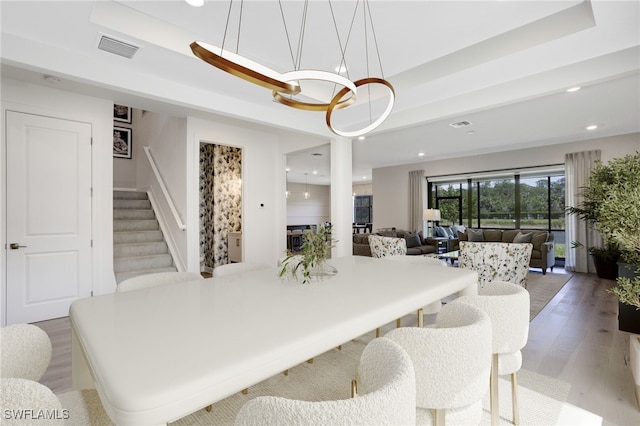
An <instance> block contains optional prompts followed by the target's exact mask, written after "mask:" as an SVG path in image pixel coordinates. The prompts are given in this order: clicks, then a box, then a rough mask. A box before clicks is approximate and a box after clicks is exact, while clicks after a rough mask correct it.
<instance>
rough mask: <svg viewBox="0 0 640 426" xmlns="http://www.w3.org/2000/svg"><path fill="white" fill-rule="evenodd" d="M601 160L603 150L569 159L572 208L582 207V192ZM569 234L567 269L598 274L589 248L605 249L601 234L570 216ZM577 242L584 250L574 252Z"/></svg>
mask: <svg viewBox="0 0 640 426" xmlns="http://www.w3.org/2000/svg"><path fill="white" fill-rule="evenodd" d="M597 160H600V150H599V149H598V150H593V151H584V152H574V153H569V154H566V155H565V177H566V181H565V182H566V185H565V199H566V203H567V205H568V206H573V207H579V206H581V205H582V201H583V197H582V195H581V194H582V190H583V188H584V187H586V186H588V185H589V176H590V175H591V170H592V169H593V167H594V166H595V163H596V161H597ZM565 230H566V247H567V249H566V255H565V266H564V267H565V269H566V270H567V271H574V272H585V273H590V272H595V266H594V264H593V260H592V259H591V256H589V250H588V248H589V247H593V246H601V245H602V237H600V234H598V232H597V231H595V230H594V229H592V228H591V227H589V226H588V224H587V223H586V222H585V221H584V220H580V219H579V218H578V216H576V215H574V214H567V215H566V217H565ZM574 241H577V242H580V243H582V246H581V247H577V248H572V247H571V246H572V243H573V242H574Z"/></svg>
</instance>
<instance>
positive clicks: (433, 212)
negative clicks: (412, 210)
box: [422, 209, 440, 220]
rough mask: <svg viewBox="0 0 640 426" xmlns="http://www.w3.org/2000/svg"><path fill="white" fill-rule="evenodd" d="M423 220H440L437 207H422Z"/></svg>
mask: <svg viewBox="0 0 640 426" xmlns="http://www.w3.org/2000/svg"><path fill="white" fill-rule="evenodd" d="M422 219H423V220H440V210H438V209H424V210H423V211H422Z"/></svg>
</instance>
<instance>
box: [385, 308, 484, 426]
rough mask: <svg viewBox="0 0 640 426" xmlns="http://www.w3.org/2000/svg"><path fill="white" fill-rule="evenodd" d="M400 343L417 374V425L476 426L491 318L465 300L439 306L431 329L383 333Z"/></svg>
mask: <svg viewBox="0 0 640 426" xmlns="http://www.w3.org/2000/svg"><path fill="white" fill-rule="evenodd" d="M385 337H386V338H388V339H391V340H393V341H394V342H396V343H398V344H399V345H400V346H402V347H403V348H404V349H405V350H406V351H407V353H408V354H409V356H410V357H411V360H412V362H413V365H414V368H415V372H416V406H417V423H418V424H445V421H446V423H449V424H478V423H479V422H480V419H481V418H482V399H483V397H484V395H485V394H486V393H487V391H488V386H487V385H488V381H489V373H490V369H491V320H490V319H489V317H488V316H487V315H486V314H485V313H484V312H482V311H481V310H480V309H478V308H476V307H475V306H472V305H470V304H468V303H464V302H458V301H457V300H456V301H453V302H450V303H447V304H446V305H444V306H443V307H442V310H441V311H440V313H439V314H438V317H437V319H436V323H435V327H426V328H420V327H402V328H397V329H395V330H391V331H390V332H389V333H387V334H386V335H385Z"/></svg>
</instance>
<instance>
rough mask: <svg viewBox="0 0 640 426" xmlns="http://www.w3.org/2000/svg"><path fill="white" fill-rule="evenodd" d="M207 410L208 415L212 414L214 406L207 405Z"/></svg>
mask: <svg viewBox="0 0 640 426" xmlns="http://www.w3.org/2000/svg"><path fill="white" fill-rule="evenodd" d="M205 410H207V413H210V412H211V410H213V405H207V406H206V407H205Z"/></svg>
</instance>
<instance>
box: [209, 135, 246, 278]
mask: <svg viewBox="0 0 640 426" xmlns="http://www.w3.org/2000/svg"><path fill="white" fill-rule="evenodd" d="M241 227H242V149H240V148H235V147H231V146H225V145H213V144H207V143H201V144H200V269H201V270H207V271H210V270H212V269H213V268H215V267H216V266H219V265H225V264H227V263H228V258H229V256H228V252H227V240H228V234H229V232H239V231H241V230H242V229H241Z"/></svg>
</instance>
